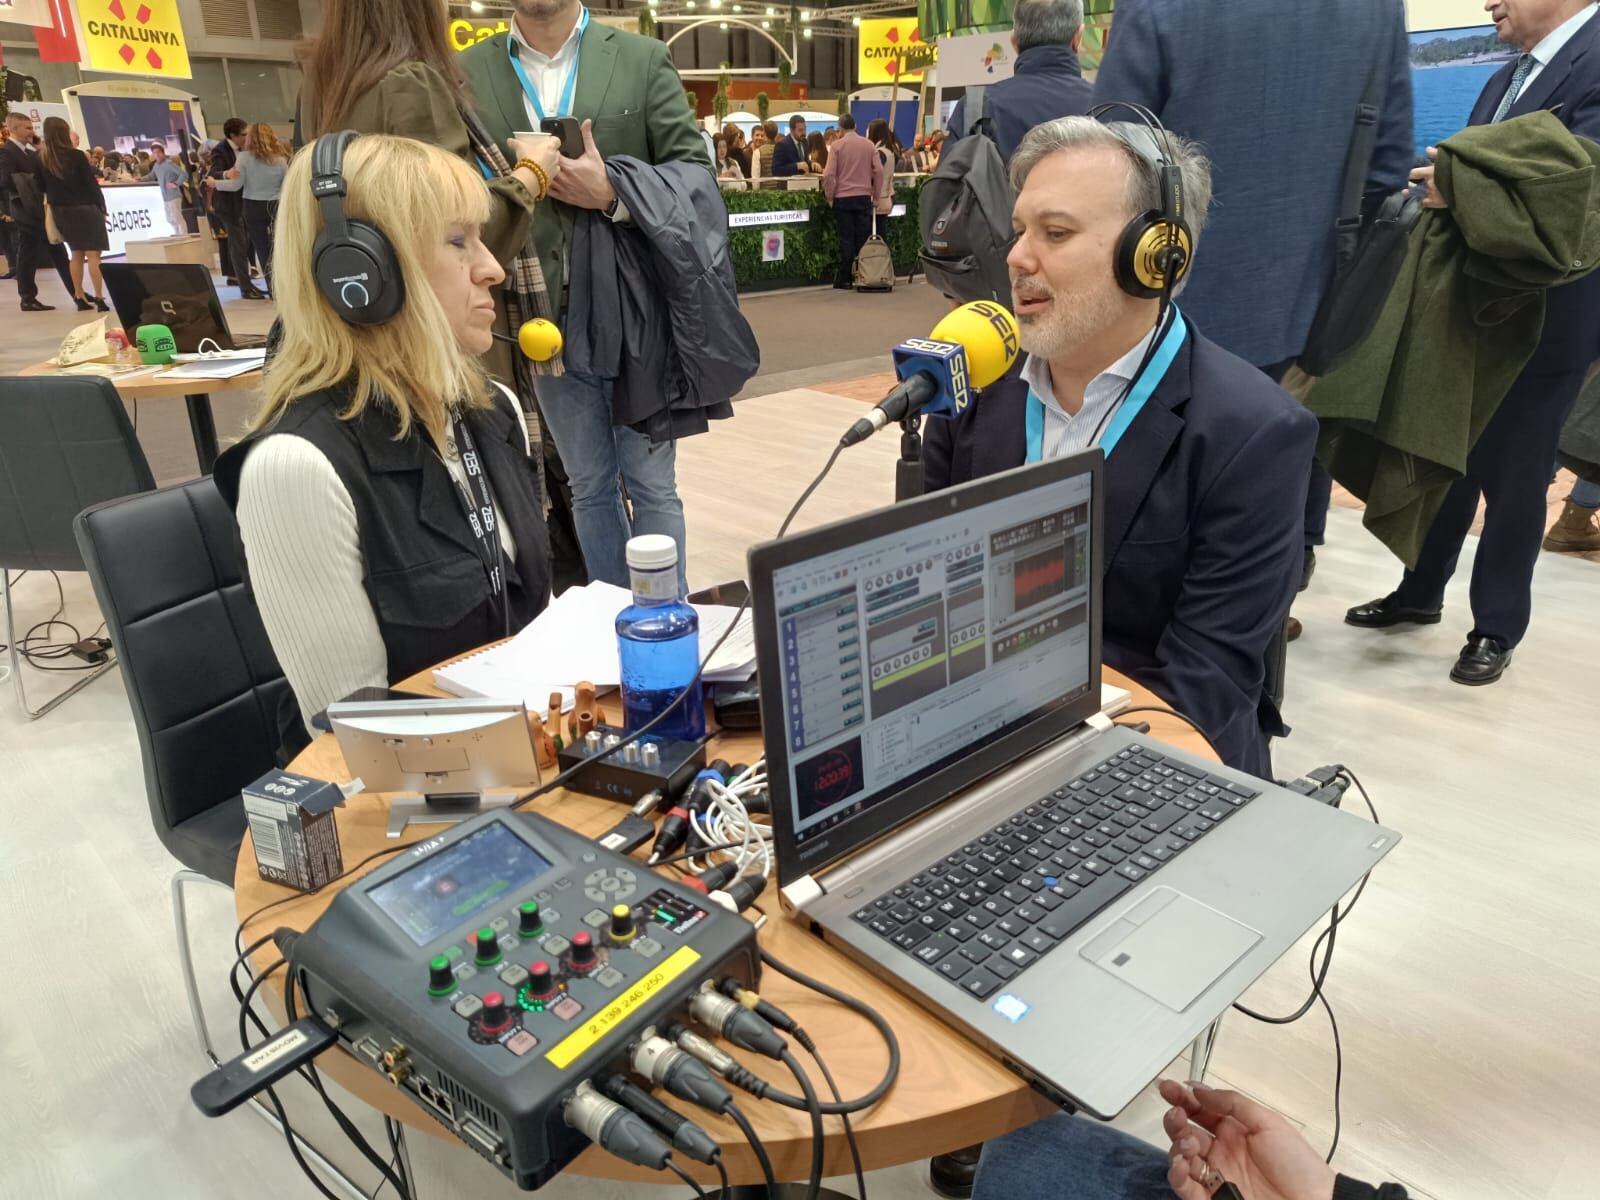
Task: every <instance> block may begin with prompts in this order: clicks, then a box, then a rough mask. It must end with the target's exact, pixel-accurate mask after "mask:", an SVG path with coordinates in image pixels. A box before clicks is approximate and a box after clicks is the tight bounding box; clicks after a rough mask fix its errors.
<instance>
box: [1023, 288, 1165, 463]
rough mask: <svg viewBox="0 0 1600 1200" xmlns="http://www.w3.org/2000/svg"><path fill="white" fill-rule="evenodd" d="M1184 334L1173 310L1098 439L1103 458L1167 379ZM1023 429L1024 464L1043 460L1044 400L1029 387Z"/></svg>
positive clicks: (1108, 456) (1109, 452)
mask: <svg viewBox="0 0 1600 1200" xmlns="http://www.w3.org/2000/svg"><path fill="white" fill-rule="evenodd" d="M1188 335H1189V327H1188V325H1187V324H1185V322H1184V319H1183V314H1182V313H1181V312H1179V311H1178V310H1177V309H1176V308H1174V309H1173V310H1172V324H1171V325H1169V326H1168V327H1167V332H1166V336H1165V337H1163V338H1162V339H1161V344H1160V345H1159V346H1158V347H1157V348H1156V352H1155V356H1154V357H1153V358H1151V360H1150V365H1149V366H1148V367H1146V368H1145V370H1144V373H1143V374H1142V375H1140V376H1139V378H1138V379H1136V380H1135V381H1134V385H1133V388H1132V390H1131V391H1130V392H1129V393H1128V396H1127V398H1126V399H1125V400H1123V402H1122V403H1121V405H1119V406H1118V408H1117V411H1116V412H1115V413H1114V414H1113V415H1112V417H1111V421H1110V423H1109V424H1108V425H1107V426H1106V431H1105V433H1104V434H1102V435H1101V437H1100V442H1099V445H1100V450H1101V452H1102V453H1103V454H1104V455H1105V456H1106V457H1107V458H1110V457H1111V452H1112V451H1113V450H1114V449H1116V446H1117V443H1118V442H1119V441H1121V440H1122V435H1123V434H1124V433H1126V432H1127V430H1128V426H1129V425H1132V424H1133V422H1134V418H1136V417H1137V416H1138V415H1139V412H1140V410H1142V409H1143V408H1144V406H1145V403H1146V402H1147V401H1148V400H1149V399H1150V397H1151V396H1153V395H1155V390H1156V388H1158V387H1160V386H1161V381H1162V380H1163V379H1165V378H1166V377H1167V371H1168V370H1169V369H1171V367H1172V360H1173V359H1175V358H1177V357H1178V350H1179V348H1180V347H1181V346H1182V345H1183V339H1184V338H1186V337H1187V336H1188ZM1026 430H1027V439H1028V442H1027V461H1028V462H1031V463H1036V462H1038V461H1039V460H1040V459H1041V458H1043V457H1044V401H1043V400H1041V399H1039V397H1038V395H1037V394H1036V393H1035V392H1034V390H1033V389H1032V388H1031V387H1030V388H1029V389H1028V409H1027V419H1026Z"/></svg>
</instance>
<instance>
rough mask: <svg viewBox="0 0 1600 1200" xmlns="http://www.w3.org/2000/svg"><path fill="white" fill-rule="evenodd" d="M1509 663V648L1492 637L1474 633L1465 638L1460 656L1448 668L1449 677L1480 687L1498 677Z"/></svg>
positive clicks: (1469, 685)
mask: <svg viewBox="0 0 1600 1200" xmlns="http://www.w3.org/2000/svg"><path fill="white" fill-rule="evenodd" d="M1510 665H1511V651H1510V650H1507V649H1505V648H1504V647H1502V646H1501V645H1500V643H1499V642H1497V641H1495V640H1494V639H1493V638H1492V637H1484V636H1483V635H1482V634H1478V633H1474V634H1472V635H1470V636H1469V637H1468V638H1467V644H1466V645H1465V646H1463V647H1461V657H1460V658H1458V659H1456V665H1455V666H1453V667H1451V668H1450V678H1451V679H1453V680H1455V681H1456V682H1457V683H1464V684H1466V685H1467V686H1468V687H1482V686H1483V685H1484V684H1486V683H1493V682H1494V681H1495V680H1496V679H1499V678H1500V676H1502V675H1504V674H1505V673H1506V668H1507V667H1509V666H1510Z"/></svg>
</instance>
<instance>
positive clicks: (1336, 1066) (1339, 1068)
mask: <svg viewBox="0 0 1600 1200" xmlns="http://www.w3.org/2000/svg"><path fill="white" fill-rule="evenodd" d="M1317 999H1318V1000H1321V1001H1322V1007H1323V1009H1324V1010H1325V1011H1326V1012H1327V1014H1328V1025H1329V1026H1330V1027H1331V1028H1332V1029H1333V1145H1331V1146H1329V1147H1328V1157H1327V1158H1325V1159H1323V1160H1322V1161H1323V1162H1326V1163H1332V1162H1333V1154H1334V1151H1336V1150H1337V1149H1338V1148H1339V1133H1340V1129H1341V1125H1342V1122H1343V1116H1342V1113H1341V1107H1342V1097H1341V1096H1340V1092H1341V1091H1342V1090H1343V1087H1344V1047H1343V1046H1341V1045H1340V1044H1339V1022H1338V1021H1336V1020H1334V1017H1333V1005H1331V1004H1329V1003H1328V997H1327V996H1325V995H1324V994H1323V993H1322V991H1321V989H1320V988H1319V989H1318V991H1317Z"/></svg>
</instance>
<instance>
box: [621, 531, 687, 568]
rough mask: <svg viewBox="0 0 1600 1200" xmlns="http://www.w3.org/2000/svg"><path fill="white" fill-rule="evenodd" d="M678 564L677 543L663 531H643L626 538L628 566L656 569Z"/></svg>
mask: <svg viewBox="0 0 1600 1200" xmlns="http://www.w3.org/2000/svg"><path fill="white" fill-rule="evenodd" d="M677 565H678V543H677V542H675V541H673V540H672V539H671V538H670V537H668V536H667V535H666V534H664V533H644V534H640V535H639V536H638V537H634V538H629V539H628V566H630V567H635V568H637V569H638V570H641V571H658V570H661V569H662V568H664V567H675V566H677Z"/></svg>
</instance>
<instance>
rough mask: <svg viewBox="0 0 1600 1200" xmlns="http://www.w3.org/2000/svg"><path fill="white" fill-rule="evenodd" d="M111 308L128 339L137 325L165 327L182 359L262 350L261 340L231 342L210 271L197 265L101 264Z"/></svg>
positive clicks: (242, 339)
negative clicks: (215, 352)
mask: <svg viewBox="0 0 1600 1200" xmlns="http://www.w3.org/2000/svg"><path fill="white" fill-rule="evenodd" d="M100 271H101V274H102V275H103V276H104V277H105V281H106V291H108V292H109V293H111V304H112V307H113V308H115V309H116V310H117V316H118V318H119V319H120V320H121V321H122V327H123V328H124V329H126V330H127V331H128V333H129V335H130V336H132V335H134V334H136V333H137V332H138V329H139V326H141V325H165V326H167V327H168V328H170V329H171V330H172V340H173V341H174V342H175V343H176V344H177V347H178V353H180V354H198V353H199V352H200V343H201V342H202V341H204V340H206V339H208V338H209V339H210V340H211V341H212V342H214V343H216V345H215V346H214V347H213V346H207V347H206V349H208V350H210V349H219V350H242V349H246V348H248V347H252V346H264V345H266V339H265V338H260V337H242V338H235V337H234V336H233V332H232V331H231V330H230V329H229V328H228V318H227V317H226V316H224V315H223V312H222V301H221V299H220V298H219V297H218V296H217V287H216V284H215V283H213V282H212V279H211V271H210V269H209V268H207V267H203V266H201V265H200V264H199V263H111V262H108V263H104V264H102V265H101V267H100Z"/></svg>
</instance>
